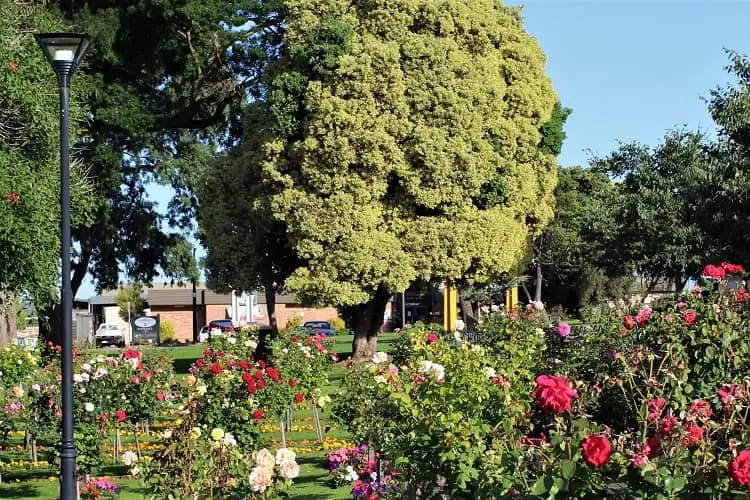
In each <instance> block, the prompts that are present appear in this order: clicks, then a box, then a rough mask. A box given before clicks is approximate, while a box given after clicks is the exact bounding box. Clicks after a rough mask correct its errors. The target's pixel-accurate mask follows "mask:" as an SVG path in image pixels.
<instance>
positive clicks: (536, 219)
mask: <svg viewBox="0 0 750 500" xmlns="http://www.w3.org/2000/svg"><path fill="white" fill-rule="evenodd" d="M286 7H287V9H288V11H287V12H288V16H287V21H288V26H287V29H286V32H285V38H284V44H285V47H286V51H285V52H284V54H285V56H284V57H283V58H282V59H281V60H280V61H278V63H276V64H273V65H271V66H270V67H269V73H268V75H269V83H268V85H269V93H268V96H267V100H266V101H265V102H260V103H257V104H254V105H252V106H250V107H248V108H247V109H246V116H247V118H246V119H247V120H248V121H250V122H251V123H262V120H261V118H262V117H265V118H267V117H269V116H270V117H272V123H271V124H266V125H265V126H261V127H257V128H255V129H246V130H245V137H244V138H243V141H242V143H241V144H240V146H238V148H237V149H239V150H243V151H245V152H246V153H245V154H246V155H247V161H246V163H245V165H244V172H243V173H242V175H243V176H245V177H246V178H248V179H249V178H251V177H253V178H257V177H256V176H258V171H259V169H260V181H261V182H262V184H263V185H262V188H256V189H255V190H252V191H250V193H249V194H250V195H251V196H252V199H251V201H250V203H249V205H250V206H251V207H255V208H258V207H264V208H268V209H269V210H270V211H271V213H272V215H273V218H272V219H271V220H267V219H263V218H259V220H258V222H257V226H261V227H260V228H259V229H257V230H256V231H257V233H256V234H258V235H262V234H268V232H267V231H266V230H265V228H269V227H271V226H270V224H271V223H278V222H280V223H281V225H282V229H284V232H283V233H281V234H282V235H283V237H284V238H285V239H286V240H287V241H289V242H290V244H291V249H292V250H293V254H294V255H295V256H296V257H297V258H298V259H299V260H300V263H299V265H297V266H294V267H293V268H292V269H290V270H289V272H291V276H290V277H289V279H287V280H286V284H287V286H288V287H289V289H290V290H292V291H294V292H295V293H296V294H297V296H298V297H299V298H300V299H301V300H303V301H305V302H310V303H327V304H335V305H339V306H357V305H359V304H363V303H367V302H368V301H370V300H372V299H373V298H374V297H376V296H378V294H379V291H383V290H385V291H386V292H389V291H390V292H393V291H398V290H403V289H405V288H406V286H407V285H408V283H409V282H411V281H413V280H415V279H417V278H420V277H421V278H431V277H440V278H459V277H462V276H464V275H466V274H471V275H474V276H478V277H484V276H489V275H490V274H495V273H500V272H502V271H507V270H509V269H511V268H514V267H516V266H517V265H518V264H519V261H520V259H521V258H522V257H523V256H524V255H525V254H526V252H527V250H528V245H529V243H530V241H531V238H532V237H533V235H534V234H535V233H536V232H538V231H539V230H540V229H541V225H542V224H543V223H544V222H545V221H547V220H548V219H549V218H550V217H551V215H552V209H551V207H552V190H553V189H554V184H555V175H556V168H555V161H554V157H553V156H552V155H551V154H546V153H543V152H541V151H540V149H539V145H540V141H541V133H540V129H541V128H542V126H543V125H544V124H545V123H547V121H548V120H549V119H550V117H551V115H552V111H553V107H554V104H555V102H556V100H557V99H556V95H555V93H554V91H553V89H552V85H551V83H550V81H549V79H548V78H547V76H546V75H545V73H544V63H545V58H544V55H543V53H542V51H541V50H540V48H539V46H538V45H537V43H536V41H535V40H534V39H533V38H531V37H530V36H529V35H528V34H527V33H526V32H525V30H524V29H523V25H522V21H521V17H520V14H519V11H518V10H517V9H514V8H509V7H505V6H502V5H501V4H499V3H497V2H494V1H489V0H483V1H478V2H477V1H472V2H468V1H459V0H452V1H447V2H445V1H441V2H438V1H435V0H400V1H396V2H369V3H366V4H355V5H350V4H349V3H345V2H340V1H336V0H327V1H323V2H321V1H311V0H292V1H288V2H286ZM251 151H254V153H250V152H251ZM233 154H236V153H234V152H233ZM238 171H239V169H236V170H235V172H238ZM487 186H491V187H492V189H490V190H491V191H493V192H495V195H494V196H492V197H491V198H488V197H487V196H484V195H483V193H484V192H485V191H487V190H488V187H487ZM498 191H499V193H498ZM488 199H491V201H488ZM208 203H212V201H208ZM238 210H244V208H242V207H239V208H238ZM230 217H231V216H230ZM229 220H238V219H229ZM240 234H244V232H243V233H240ZM207 242H208V245H209V259H210V258H211V253H212V252H213V251H214V250H213V248H212V244H211V242H210V240H207ZM257 246H258V245H254V247H257ZM223 251H224V250H223V249H221V248H217V249H216V252H217V255H218V253H219V252H223ZM292 271H293V272H292ZM383 295H387V293H386V294H383ZM373 316H374V317H377V316H378V315H377V314H373ZM355 330H358V328H356V326H355Z"/></svg>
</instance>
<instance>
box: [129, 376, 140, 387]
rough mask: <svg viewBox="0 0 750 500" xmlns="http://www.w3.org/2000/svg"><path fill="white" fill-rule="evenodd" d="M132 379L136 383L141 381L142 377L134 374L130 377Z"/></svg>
mask: <svg viewBox="0 0 750 500" xmlns="http://www.w3.org/2000/svg"><path fill="white" fill-rule="evenodd" d="M130 381H131V382H133V383H134V384H136V385H138V384H140V383H141V379H139V378H138V375H133V376H132V377H130Z"/></svg>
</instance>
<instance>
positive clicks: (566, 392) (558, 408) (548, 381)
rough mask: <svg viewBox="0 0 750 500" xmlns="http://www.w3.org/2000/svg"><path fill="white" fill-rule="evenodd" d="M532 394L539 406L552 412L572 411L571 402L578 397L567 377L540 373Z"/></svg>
mask: <svg viewBox="0 0 750 500" xmlns="http://www.w3.org/2000/svg"><path fill="white" fill-rule="evenodd" d="M531 395H532V396H533V397H534V399H535V400H536V404H537V406H539V408H541V409H542V410H544V411H547V412H550V413H562V412H564V411H570V402H571V401H572V400H573V398H576V397H578V393H577V392H576V391H575V390H573V388H572V387H570V384H569V383H568V380H567V379H566V378H565V377H562V376H559V377H558V376H555V375H539V376H538V377H537V378H536V387H535V388H534V391H533V392H532V393H531Z"/></svg>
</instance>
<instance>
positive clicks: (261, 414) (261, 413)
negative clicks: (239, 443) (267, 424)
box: [253, 410, 263, 420]
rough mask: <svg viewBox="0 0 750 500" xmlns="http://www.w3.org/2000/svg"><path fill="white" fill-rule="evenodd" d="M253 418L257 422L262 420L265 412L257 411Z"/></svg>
mask: <svg viewBox="0 0 750 500" xmlns="http://www.w3.org/2000/svg"><path fill="white" fill-rule="evenodd" d="M253 418H254V419H255V420H260V419H261V418H263V410H255V411H254V412H253Z"/></svg>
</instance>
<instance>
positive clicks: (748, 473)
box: [728, 450, 750, 486]
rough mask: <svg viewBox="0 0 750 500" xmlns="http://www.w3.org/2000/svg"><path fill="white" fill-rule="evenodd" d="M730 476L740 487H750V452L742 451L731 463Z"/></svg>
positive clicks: (729, 467)
mask: <svg viewBox="0 0 750 500" xmlns="http://www.w3.org/2000/svg"><path fill="white" fill-rule="evenodd" d="M728 469H729V475H730V476H731V478H732V480H733V481H734V482H735V483H737V484H739V485H740V486H750V450H742V451H741V452H739V453H738V454H737V456H736V457H734V458H733V459H732V460H731V462H729V466H728Z"/></svg>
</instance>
